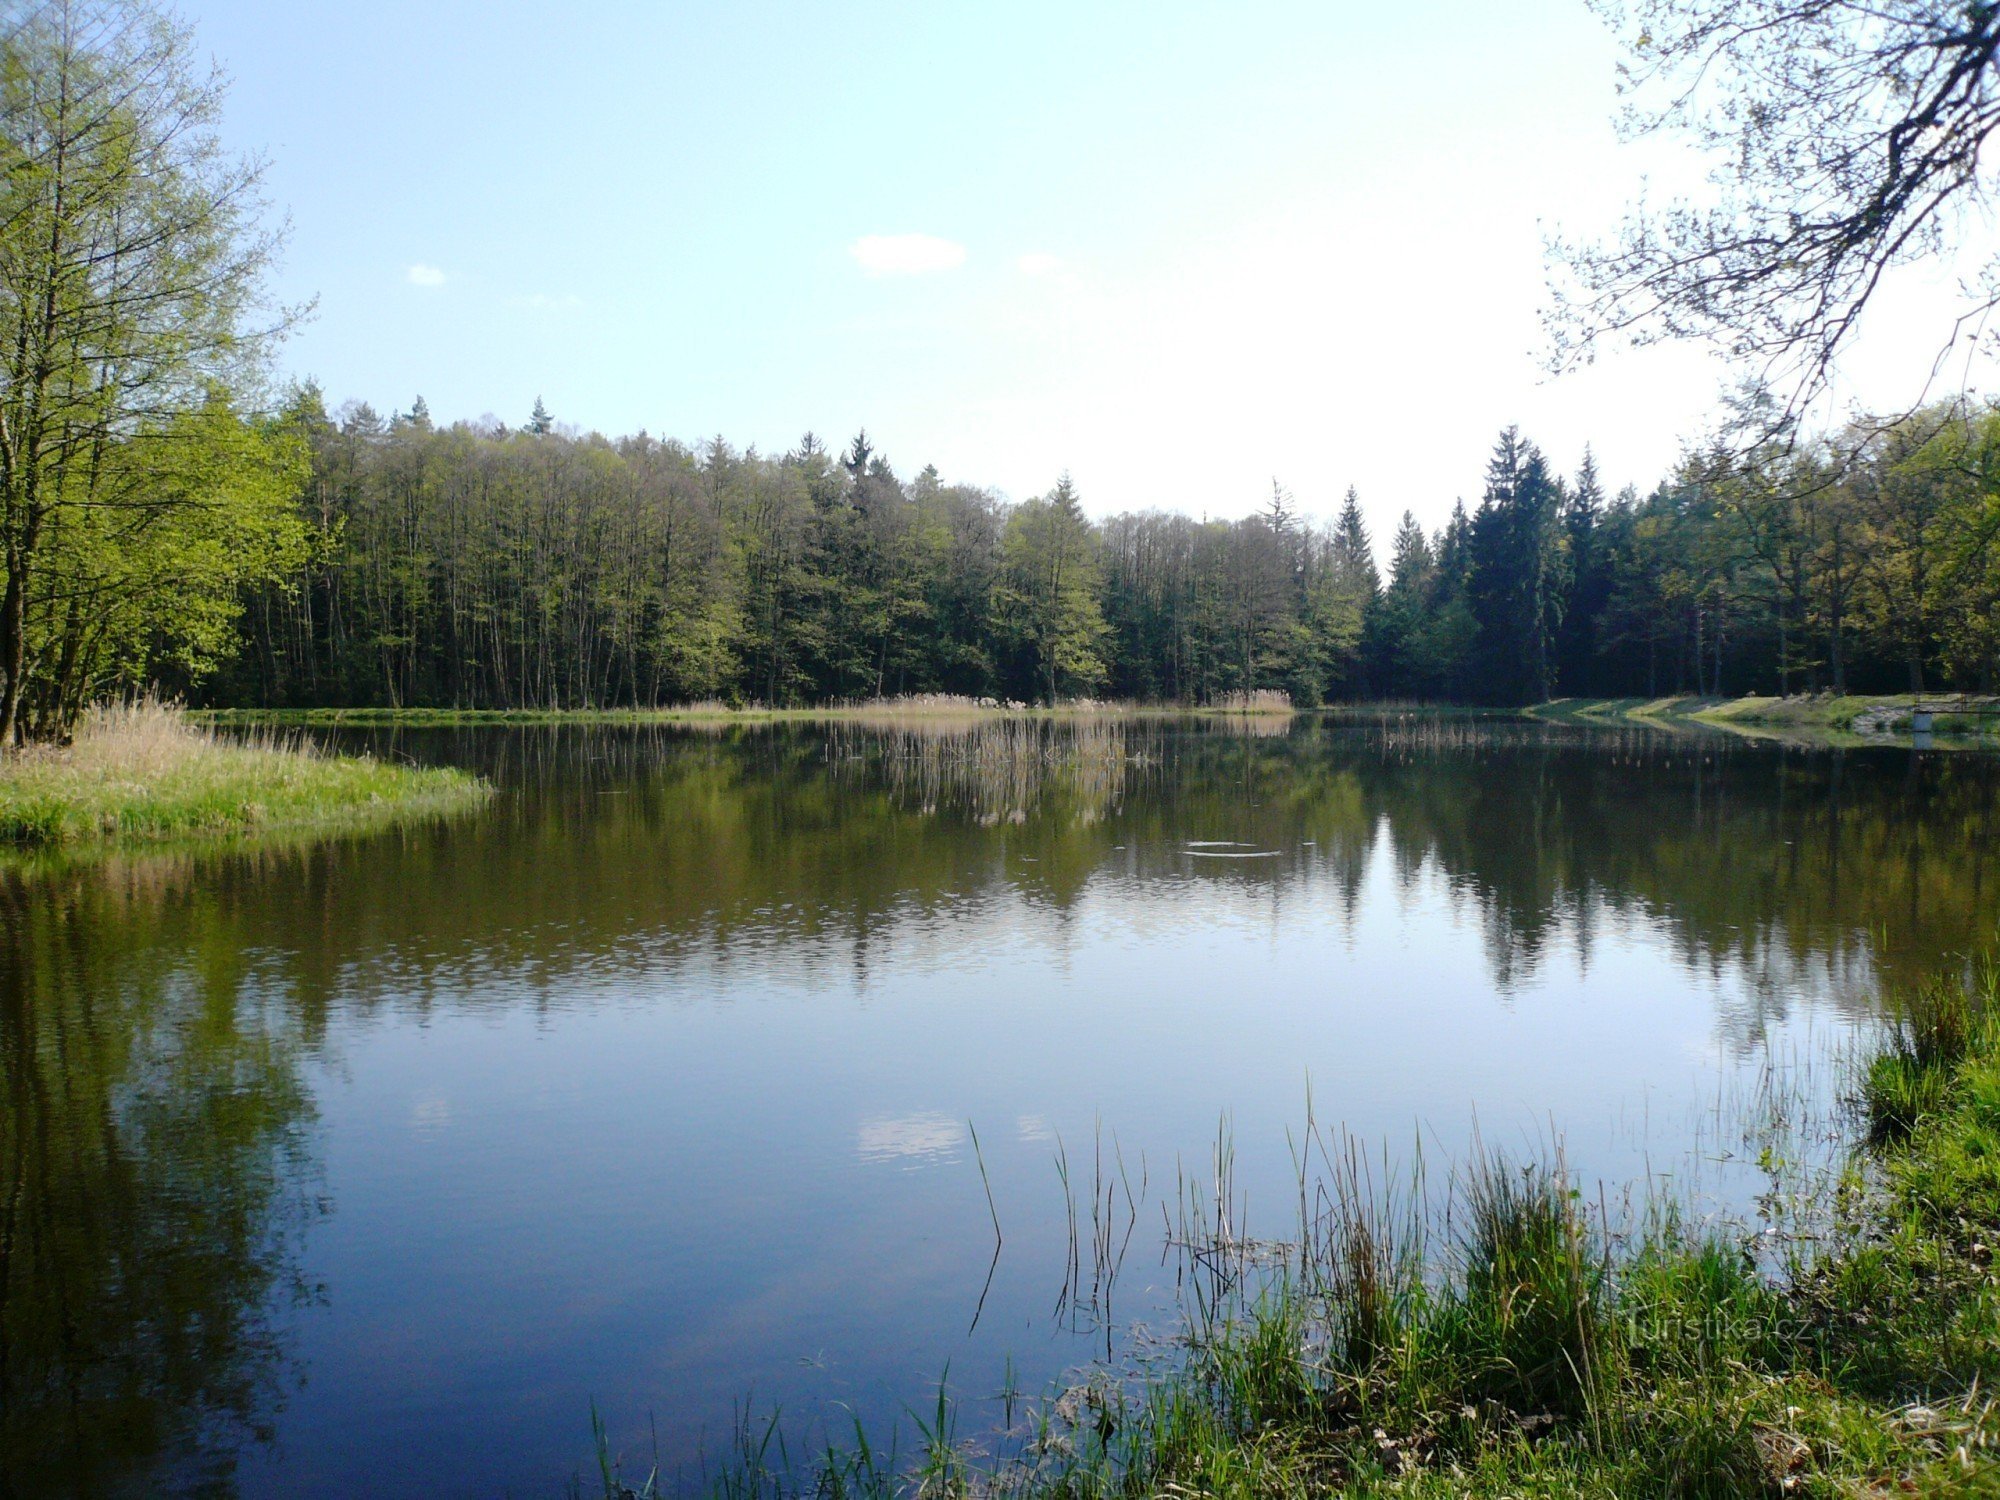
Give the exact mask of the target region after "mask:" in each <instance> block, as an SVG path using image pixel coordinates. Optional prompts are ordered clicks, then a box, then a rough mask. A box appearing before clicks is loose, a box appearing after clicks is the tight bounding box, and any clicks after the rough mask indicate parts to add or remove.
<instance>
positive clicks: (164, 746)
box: [0, 702, 489, 848]
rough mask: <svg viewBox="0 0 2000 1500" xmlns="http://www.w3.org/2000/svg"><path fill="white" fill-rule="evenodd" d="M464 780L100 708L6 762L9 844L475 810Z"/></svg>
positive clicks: (132, 708)
mask: <svg viewBox="0 0 2000 1500" xmlns="http://www.w3.org/2000/svg"><path fill="white" fill-rule="evenodd" d="M488 790H489V789H488V788H487V787H486V785H485V783H483V782H481V781H480V780H479V779H478V778H477V777H474V776H470V775H468V774H466V773H465V772H462V771H456V770H448V769H422V768H418V767H414V766H401V765H392V764H388V763H385V762H382V761H377V760H372V759H369V758H366V757H358V756H336V755H326V754H322V753H320V752H319V751H318V750H316V749H315V748H314V747H313V746H311V745H310V744H308V743H306V742H304V741H302V740H282V739H278V738H276V737H274V736H271V735H268V734H266V735H263V736H259V737H252V738H247V739H230V738H225V737H222V736H219V735H217V734H215V733H214V732H213V731H212V730H209V729H205V728H202V727H200V726H197V725H195V724H192V723H190V722H189V721H188V719H187V718H186V716H185V715H184V714H183V713H182V712H181V711H180V710H179V709H177V708H173V707H171V706H169V705H165V704H161V703H156V702H139V703H130V704H123V705H115V706H110V707H102V708H97V709H93V710H92V711H91V712H90V713H89V714H88V715H87V716H86V717H85V719H84V721H83V723H82V725H81V726H80V727H79V728H78V731H77V735H76V739H75V741H74V742H73V743H71V744H69V745H66V746H61V747H55V746H46V747H41V746H38V747H32V748H30V749H27V750H22V751H17V752H14V753H12V754H9V755H5V756H0V845H7V844H12V845H15V846H19V847H26V848H54V847H64V846H81V845H88V844H92V843H101V842H108V841H156V840H164V839H175V838H185V837H198V836H206V835H215V834H240V833H250V832H258V831H264V830H273V831H275V830H279V829H298V828H305V827H311V826H315V825H322V824H338V823H344V822H351V821H359V820H364V819H369V818H376V817H381V816H383V815H385V814H394V813H411V812H443V811H448V810H452V809H455V808H460V807H465V806H470V805H472V804H474V803H476V802H477V801H479V800H480V799H481V798H483V797H484V796H485V795H486V794H487V792H488Z"/></svg>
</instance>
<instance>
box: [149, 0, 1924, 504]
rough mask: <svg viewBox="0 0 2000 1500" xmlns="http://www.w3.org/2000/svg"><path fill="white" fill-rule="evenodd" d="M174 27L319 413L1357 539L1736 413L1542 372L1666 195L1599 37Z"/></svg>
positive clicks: (766, 16)
mask: <svg viewBox="0 0 2000 1500" xmlns="http://www.w3.org/2000/svg"><path fill="white" fill-rule="evenodd" d="M185 14H186V15H187V18H188V19H189V20H190V21H191V22H193V23H194V25H195V27H196V30H197V35H198V38H199V41H200V44H201V45H202V46H203V47H204V48H205V49H206V50H208V51H209V52H212V53H213V54H214V55H215V56H216V57H217V58H218V60H220V61H221V62H222V63H223V65H224V66H225V67H226V68H227V69H228V70H229V72H230V73H231V74H232V75H233V77H234V79H235V84H234V87H233V89H232V92H231V96H230V106H229V110H228V114H227V134H228V137H229V139H230V141H231V142H232V144H234V145H236V146H239V147H241V148H244V149H254V150H260V151H263V152H265V153H267V154H268V156H269V158H270V162H271V169H270V176H269V188H270V192H271V196H272V198H273V200H274V201H275V202H276V203H278V204H280V205H282V206H284V207H285V208H286V209H288V210H289V212H290V215H291V219H292V239H291V243H290V247H289V250H288V252H287V255H286V258H285V262H284V267H283V270H282V273H281V276H280V280H279V287H278V290H279V291H280V293H281V295H283V296H285V297H287V298H291V299H295V300H296V299H303V298H307V297H316V298H317V299H318V311H317V315H316V317H315V318H314V320H313V321H312V322H311V323H310V324H309V325H308V326H307V327H306V328H304V329H303V330H302V331H301V332H300V333H299V334H298V336H297V337H296V338H295V339H294V340H293V342H292V343H291V345H290V346H289V347H288V348H287V350H286V352H285V355H284V357H283V363H284V365H285V367H286V368H287V369H288V370H289V371H291V372H292V373H296V374H300V375H306V374H310V375H312V376H314V377H316V378H317V379H319V381H320V382H321V383H322V384H323V385H324V386H325V388H326V390H327V393H328V395H329V397H330V398H331V399H333V400H334V401H336V402H338V401H340V400H344V399H347V398H350V397H360V398H365V399H367V400H370V401H372V402H373V403H374V404H375V405H376V406H377V407H379V408H382V409H385V410H386V409H388V408H391V407H407V406H408V405H409V403H410V401H411V399H412V398H413V397H414V396H415V395H417V394H418V393H422V394H423V395H424V397H425V398H426V399H427V400H428V402H429V404H430V407H431V409H432V411H433V413H434V414H436V415H437V416H438V417H440V418H442V419H451V418H456V417H477V416H479V415H481V414H483V413H488V412H491V413H494V414H496V415H498V416H499V417H501V418H502V419H503V420H506V421H509V422H513V423H518V422H519V421H521V420H522V419H523V418H524V417H525V416H526V415H527V412H528V410H529V409H530V407H531V406H532V404H533V402H534V400H535V398H536V396H537V395H538V394H539V395H541V396H542V397H544V398H545V399H546V401H547V402H548V405H549V407H550V409H551V410H552V411H553V412H554V413H555V414H556V416H557V417H558V418H559V419H560V420H563V421H566V422H571V423H575V424H577V425H579V426H583V427H594V428H598V429H601V430H604V431H607V432H625V431H632V430H635V429H638V428H641V427H643V428H646V429H647V430H649V431H652V432H654V433H658V434H663V435H671V436H678V437H681V438H684V439H689V440H694V439H699V438H702V437H705V436H707V435H710V434H713V433H717V432H720V433H722V434H723V435H725V436H726V437H728V438H729V439H730V440H731V441H732V442H734V443H737V444H739V445H745V444H756V445H758V446H759V447H761V448H764V449H767V450H770V449H782V448H784V447H788V446H790V445H791V444H792V443H793V442H795V441H796V440H797V438H798V436H799V435H800V434H801V433H802V432H804V431H805V430H806V429H808V428H811V429H814V430H816V431H818V432H819V433H821V434H822V436H824V437H825V438H827V439H828V440H829V441H830V442H835V443H838V442H844V441H845V440H846V438H847V437H849V436H850V435H851V434H852V433H853V431H854V430H855V429H856V428H857V427H859V426H861V425H863V424H866V426H867V428H868V430H869V433H870V435H871V437H872V438H873V439H874V440H875V441H876V443H877V446H878V447H879V448H880V449H882V450H883V451H886V452H887V453H888V455H889V456H890V458H891V459H892V461H894V462H895V463H896V465H897V466H898V468H899V470H900V471H901V472H903V473H904V474H906V475H907V474H912V473H914V472H915V471H916V470H917V469H918V468H919V467H921V466H922V465H923V464H924V463H926V462H933V463H936V464H937V466H938V467H939V469H940V470H941V471H942V473H943V474H944V476H945V477H946V478H947V479H948V480H965V481H969V482H975V483H983V484H989V485H993V486H996V487H998V488H1000V489H1001V490H1003V491H1005V492H1007V493H1009V494H1011V495H1014V496H1016V497H1021V496H1025V495H1028V494H1032V493H1036V492H1039V491H1041V490H1043V489H1045V488H1047V486H1048V485H1049V484H1051V483H1052V482H1053V480H1054V479H1055V477H1056V475H1057V474H1058V473H1059V472H1061V471H1062V470H1063V469H1065V468H1067V469H1069V470H1070V471H1071V472H1072V473H1073V474H1074V476H1075V478H1076V481H1077V483H1078V485H1079V487H1080V489H1081V491H1082V494H1083V496H1084V499H1085V502H1086V504H1087V505H1088V506H1089V508H1090V509H1092V510H1093V511H1096V512H1098V513H1104V512H1108V511H1111V510H1116V509H1124V508H1130V507H1142V506H1162V507H1168V508H1174V509H1181V510H1186V511H1190V512H1194V513H1197V514H1203V513H1205V514H1210V515H1221V516H1228V515H1240V514H1243V513H1245V512H1247V511H1250V510H1252V509H1255V508H1257V507H1258V506H1260V505H1261V504H1262V503H1263V501H1264V500H1265V498H1266V497H1267V496H1268V494H1269V490H1270V484H1271V481H1272V479H1273V477H1276V478H1279V479H1281V480H1282V481H1283V482H1284V483H1285V484H1286V486H1287V487H1288V488H1290V489H1291V490H1292V491H1293V492H1294V493H1295V494H1296V495H1297V497H1298V499H1299V500H1300V502H1301V503H1302V504H1304V505H1305V506H1306V507H1307V508H1308V509H1310V510H1315V511H1320V512H1330V511H1331V510H1332V509H1333V508H1334V506H1335V505H1337V503H1338V501H1339V497H1340V494H1341V492H1342V491H1343V490H1344V489H1345V488H1346V486H1347V485H1348V484H1349V483H1354V484H1357V485H1358V486H1359V487H1360V489H1361V493H1362V497H1363V500H1364V503H1365V505H1366V508H1367V510H1368V512H1369V515H1370V519H1371V521H1372V522H1373V523H1374V525H1375V528H1376V530H1377V534H1378V536H1386V532H1387V530H1388V528H1389V527H1391V526H1392V525H1393V524H1394V520H1395V517H1396V516H1397V515H1398V514H1399V513H1400V512H1401V511H1402V510H1403V509H1404V508H1405V507H1408V508H1411V509H1413V510H1415V511H1416V512H1417V514H1418V516H1419V517H1420V518H1421V519H1422V520H1424V521H1425V522H1426V524H1434V523H1435V522H1436V521H1438V520H1439V519H1441V518H1442V517H1443V516H1444V514H1445V513H1446V512H1447V511H1448V510H1449V508H1450V505H1451V503H1452V500H1453V498H1454V497H1455V496H1457V495H1460V494H1463V495H1465V496H1467V497H1468V498H1474V497H1476V493H1477V489H1478V484H1479V476H1480V470H1481V468H1482V466H1483V463H1484V459H1485V455H1486V452H1487V450H1488V448H1489V447H1490V445H1491V442H1492V439H1493V436H1494V433H1495V432H1496V431H1497V430H1498V429H1499V428H1500V427H1501V426H1502V425H1504V424H1505V423H1508V422H1516V421H1517V422H1519V423H1521V424H1522V426H1523V427H1524V429H1525V430H1526V431H1527V432H1528V433H1529V435H1530V436H1532V437H1534V438H1536V439H1537V440H1538V441H1540V442H1541V443H1542V444H1543V446H1544V447H1546V448H1548V449H1549V450H1550V452H1551V453H1552V455H1553V456H1554V457H1555V458H1556V460H1557V462H1558V463H1559V464H1560V465H1561V466H1563V467H1565V468H1567V467H1569V466H1571V465H1573V464H1574V462H1575V460H1576V458H1577V457H1578V455H1579V454H1580V452H1581V450H1582V447H1583V445H1584V443H1585V442H1591V443H1593V444H1594V445H1595V447H1596V449H1597V452H1598V454H1599V457H1600V459H1601V460H1602V462H1603V465H1604V467H1605V469H1606V471H1607V474H1608V476H1609V477H1611V478H1612V479H1613V480H1614V481H1615V482H1622V481H1624V480H1626V479H1632V480H1636V481H1639V482H1641V483H1649V482H1650V481H1651V480H1652V479H1653V478H1654V477H1656V476H1657V474H1658V473H1659V471H1660V470H1661V468H1662V467H1663V466H1664V465H1665V464H1667V463H1669V462H1670V461H1671V459H1672V457H1673V455H1674V453H1675V451H1676V446H1677V444H1678V442H1679V440H1680V439H1681V438H1682V437H1684V436H1686V435H1688V434H1689V433H1690V432H1692V431H1694V430H1695V429H1696V428H1697V427H1698V426H1699V424H1700V423H1701V422H1702V421H1703V420H1704V419H1705V416H1706V414H1707V413H1708V412H1709V410H1710V409H1711V407H1712V405H1713V401H1714V397H1715V394H1716V392H1717V391H1718V389H1719V388H1720V386H1721V384H1722V381H1723V378H1724V372H1723V371H1722V370H1721V369H1720V368H1719V367H1718V366H1716V365H1715V364H1714V363H1713V362H1711V361H1709V360H1707V359H1705V358H1704V357H1703V356H1702V355H1700V354H1699V353H1698V352H1696V351H1693V350H1688V349H1673V350H1662V351H1650V352H1647V353H1646V354H1644V355H1634V356H1629V357H1624V358H1619V359H1615V360H1612V361H1610V362H1608V363H1606V364H1603V365H1600V366H1598V367H1597V368H1594V369H1592V370H1590V371H1587V372H1584V373H1583V374H1581V375H1577V376H1571V377H1565V378H1563V379H1561V380H1557V381H1550V380H1549V379H1548V378H1547V377H1546V376H1545V374H1544V372H1543V370H1542V368H1541V365H1540V361H1539V349H1540V330H1539V324H1538V321H1537V314H1538V309H1539V306H1540V304H1541V301H1542V298H1543V289H1544V282H1545V275H1544V271H1543V268H1542V262H1541V247H1542V237H1543V233H1544V231H1545V230H1546V229H1548V228H1551V227H1553V226H1555V225H1557V224H1561V225H1564V226H1565V227H1572V228H1576V229H1580V230H1585V231H1590V230H1596V229H1601V228H1606V227H1609V226H1610V225H1612V224H1613V223H1615V220H1616V215H1617V213H1618V210H1619V208H1620V206H1621V204H1622V203H1623V202H1624V201H1625V200H1626V199H1627V198H1629V197H1630V196H1631V195H1632V194H1633V193H1634V192H1635V191H1636V189H1637V187H1638V185H1639V183H1640V181H1641V178H1642V176H1645V175H1650V176H1651V177H1652V178H1653V179H1654V180H1655V181H1659V180H1666V181H1669V182H1671V181H1673V180H1676V179H1677V178H1685V177H1686V176H1687V174H1688V172H1689V170H1690V167H1691V164H1690V163H1689V162H1688V161H1687V160H1686V159H1685V158H1684V157H1683V156H1680V155H1677V154H1676V153H1675V151H1674V149H1673V148H1671V147H1664V148H1663V147H1649V148H1644V149H1640V148H1631V147H1623V148H1621V147H1619V146H1617V145H1616V143H1615V142H1614V140H1613V135H1612V131H1611V126H1610V117H1611V111H1612V106H1613V95H1612V82H1613V72H1612V69H1613V62H1614V53H1613V50H1612V46H1611V41H1610V38H1609V36H1608V35H1607V34H1606V33H1605V31H1604V30H1603V29H1602V27H1601V26H1600V25H1599V23H1598V22H1597V21H1596V20H1594V19H1593V18H1592V17H1591V16H1590V15H1589V13H1588V12H1587V10H1586V9H1585V7H1584V5H1583V0H1509V3H1507V4H1505V5H1493V4H1491V3H1465V0H1437V3H1434V4H1430V5H1426V6H1396V5H1386V4H1375V5H1359V4H1349V3H1342V0H1316V3H1304V0H1301V3H1289V0H1287V3H1261V0H1251V3H1238V4H1233V5H1230V6H1216V5H1200V6H1197V5H1180V4H1170V3H1151V4H1143V5H1141V4H1091V3H1082V0H1069V3H1040V0H1031V3H1014V4H1008V5H1005V6H1001V5H986V4H969V3H968V4H952V3H938V0H932V3H929V4H922V5H914V4H909V5H901V4H858V3H815V4H809V5H808V4H792V5H777V4H768V3H754V0H751V3H732V4H621V3H604V4H587V5H580V6H574V7H559V6H554V5H536V6H531V5H520V4H493V3H487V4H477V5H473V4H455V3H447V4H424V5H416V6H412V5H407V4H402V5H389V4H381V3H374V0H362V3H355V4H350V5H346V6H343V7H340V8H339V9H337V10H335V9H325V10H321V9H317V8H313V9H309V8H307V7H300V6H277V5H271V4H269V3H268V0H264V3H249V0H192V3H190V4H189V5H188V7H187V9H186V12H185ZM1898 295H1900V296H1902V297H1903V298H1904V299H1905V300H1904V302H1903V303H1901V304H1898V307H1899V308H1900V310H1897V309H1895V308H1892V310H1891V311H1890V313H1888V314H1885V315H1884V317H1883V319H1882V320H1881V321H1882V322H1883V323H1885V324H1887V325H1890V326H1889V331H1888V332H1886V333H1883V334H1880V335H1878V336H1877V339H1876V343H1875V344H1874V345H1872V346H1870V349H1869V351H1868V354H1869V357H1868V359H1867V360H1866V364H1867V367H1868V369H1869V372H1870V376H1871V380H1872V381H1873V382H1874V384H1873V385H1871V384H1869V383H1868V382H1862V383H1860V384H1858V385H1857V386H1856V388H1855V389H1854V391H1853V392H1851V394H1856V395H1860V396H1863V397H1869V398H1873V399H1887V400H1893V399H1896V395H1897V394H1900V393H1902V392H1904V391H1906V390H1907V389H1908V387H1909V386H1910V384H1911V382H1912V381H1913V380H1915V379H1920V378H1921V375H1922V373H1923V369H1924V368H1927V366H1928V362H1929V354H1930V352H1931V350H1930V346H1929V344H1928V343H1921V346H1920V341H1919V342H1912V341H1911V339H1910V338H1909V337H1907V330H1908V328H1909V327H1910V326H1911V325H1914V324H1918V323H1921V322H1922V321H1923V320H1922V319H1921V318H1919V317H1918V316H1917V313H1918V312H1922V313H1924V314H1925V315H1928V314H1929V313H1930V312H1932V311H1934V310H1935V309H1934V306H1933V304H1935V303H1936V301H1937V299H1938V297H1939V296H1940V295H1941V293H1940V290H1939V287H1938V286H1937V285H1935V284H1925V285H1918V286H1914V287H1913V288H1910V289H1907V290H1904V291H1901V292H1899V293H1898ZM1913 310H1915V311H1913ZM1925 326H1927V325H1925ZM1912 372H1914V374H1913V373H1912ZM1877 388H1880V389H1881V390H1889V391H1892V394H1888V395H1886V396H1882V395H1878V389H1877Z"/></svg>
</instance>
